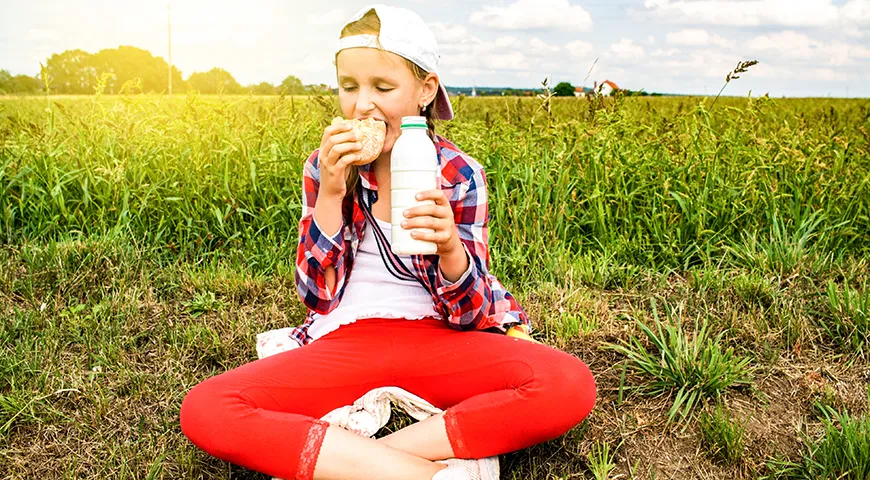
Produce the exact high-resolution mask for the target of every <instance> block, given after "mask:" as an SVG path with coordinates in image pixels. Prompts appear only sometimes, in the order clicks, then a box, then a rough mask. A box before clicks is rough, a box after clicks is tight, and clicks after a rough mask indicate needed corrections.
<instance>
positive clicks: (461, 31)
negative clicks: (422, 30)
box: [429, 22, 469, 43]
mask: <svg viewBox="0 0 870 480" xmlns="http://www.w3.org/2000/svg"><path fill="white" fill-rule="evenodd" d="M429 29H430V30H432V34H433V35H435V39H436V40H438V43H451V42H455V41H456V39H458V38H463V37H468V36H469V33H468V29H467V28H465V25H457V24H452V23H441V22H433V23H430V24H429Z"/></svg>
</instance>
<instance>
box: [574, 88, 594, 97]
mask: <svg viewBox="0 0 870 480" xmlns="http://www.w3.org/2000/svg"><path fill="white" fill-rule="evenodd" d="M590 93H592V89H591V88H589V87H574V96H575V97H583V96H585V95H589V94H590Z"/></svg>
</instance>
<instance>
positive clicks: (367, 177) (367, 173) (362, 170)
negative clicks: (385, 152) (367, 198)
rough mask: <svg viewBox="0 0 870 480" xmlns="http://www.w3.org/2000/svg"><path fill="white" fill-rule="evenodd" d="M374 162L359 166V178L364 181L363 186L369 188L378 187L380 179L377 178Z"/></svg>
mask: <svg viewBox="0 0 870 480" xmlns="http://www.w3.org/2000/svg"><path fill="white" fill-rule="evenodd" d="M373 164H374V162H372V163H367V164H365V165H360V166H359V179H360V181H361V182H362V186H363V187H365V188H367V189H369V190H377V189H378V181H377V179H376V178H375V169H374V167H373V166H372V165H373Z"/></svg>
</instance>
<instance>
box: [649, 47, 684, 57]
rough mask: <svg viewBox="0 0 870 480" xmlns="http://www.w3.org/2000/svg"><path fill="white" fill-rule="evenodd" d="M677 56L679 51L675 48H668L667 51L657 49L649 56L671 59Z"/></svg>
mask: <svg viewBox="0 0 870 480" xmlns="http://www.w3.org/2000/svg"><path fill="white" fill-rule="evenodd" d="M679 54H680V50H678V49H676V48H669V49H667V50H665V49H663V48H657V49H655V50H653V52H652V53H650V56H651V57H673V56H675V55H679Z"/></svg>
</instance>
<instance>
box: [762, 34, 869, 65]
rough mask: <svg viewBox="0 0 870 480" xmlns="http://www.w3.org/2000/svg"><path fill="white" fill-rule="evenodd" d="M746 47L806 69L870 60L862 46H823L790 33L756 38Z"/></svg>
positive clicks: (823, 44) (836, 43) (815, 41)
mask: <svg viewBox="0 0 870 480" xmlns="http://www.w3.org/2000/svg"><path fill="white" fill-rule="evenodd" d="M746 46H747V48H748V49H749V50H750V51H751V52H753V53H759V54H765V55H766V56H768V57H769V58H771V59H780V58H782V59H786V60H790V61H792V62H793V63H797V64H802V65H805V66H817V65H822V66H825V67H832V66H836V67H842V66H851V65H855V64H856V63H857V62H858V61H860V60H867V59H870V48H868V47H865V46H863V45H853V44H849V43H844V42H841V41H838V40H835V41H832V42H823V41H820V40H814V39H812V38H810V37H808V36H807V35H805V34H803V33H799V32H795V31H791V30H786V31H784V32H779V33H773V34H770V35H760V36H757V37H754V38H752V39H750V40H749V41H747V42H746Z"/></svg>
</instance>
